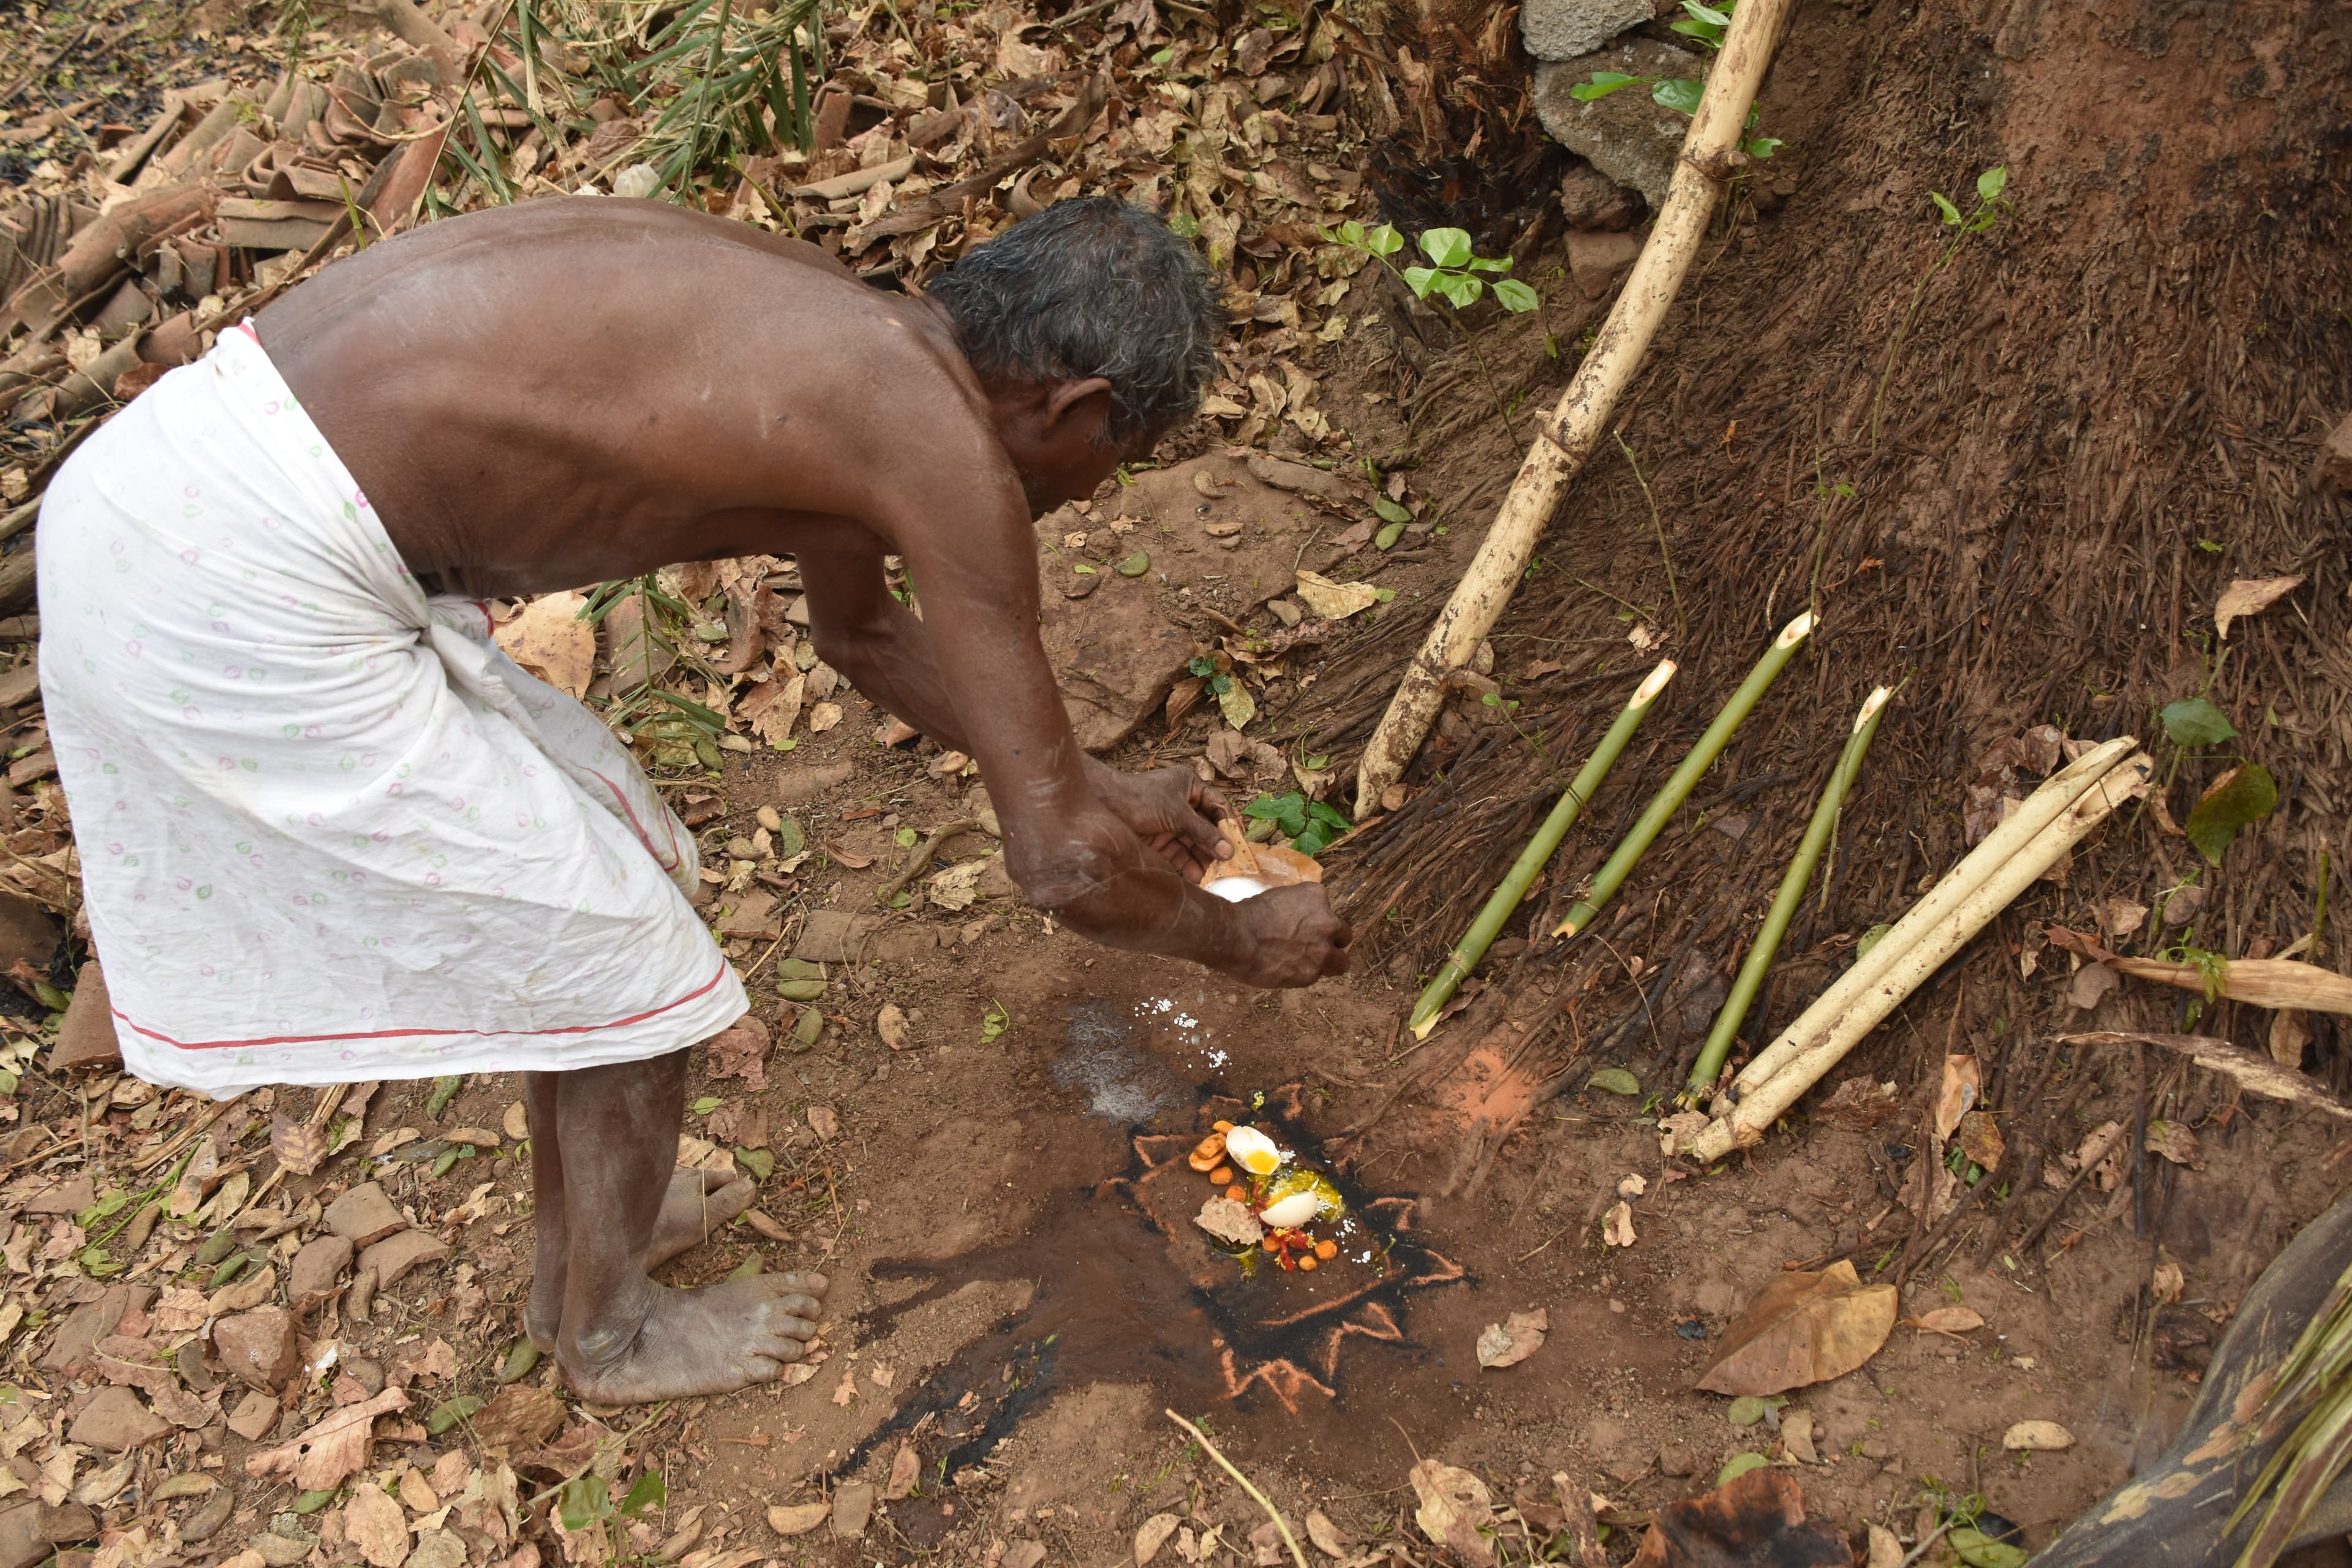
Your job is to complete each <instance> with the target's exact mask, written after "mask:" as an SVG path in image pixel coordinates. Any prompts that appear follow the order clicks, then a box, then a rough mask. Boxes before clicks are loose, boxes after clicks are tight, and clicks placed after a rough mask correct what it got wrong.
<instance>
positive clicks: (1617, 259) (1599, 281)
mask: <svg viewBox="0 0 2352 1568" xmlns="http://www.w3.org/2000/svg"><path fill="white" fill-rule="evenodd" d="M1641 254H1642V241H1641V239H1640V238H1639V237H1637V236H1634V235H1630V234H1581V233H1576V232H1570V235H1569V237H1568V275H1569V276H1570V278H1572V279H1575V280H1576V286H1577V288H1578V289H1581V290H1582V291H1583V294H1584V297H1585V298H1586V299H1588V300H1598V299H1600V298H1601V296H1602V295H1603V294H1606V293H1607V292H1609V289H1610V285H1612V284H1613V283H1615V282H1616V281H1617V275H1618V274H1619V273H1621V272H1622V271H1624V270H1625V268H1628V267H1631V266H1633V258H1635V257H1637V256H1639V255H1641Z"/></svg>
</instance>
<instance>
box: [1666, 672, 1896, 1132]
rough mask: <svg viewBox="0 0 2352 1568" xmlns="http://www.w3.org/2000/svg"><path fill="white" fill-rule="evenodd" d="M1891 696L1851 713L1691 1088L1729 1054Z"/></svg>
mask: <svg viewBox="0 0 2352 1568" xmlns="http://www.w3.org/2000/svg"><path fill="white" fill-rule="evenodd" d="M1894 695H1895V694H1894V693H1893V692H1892V691H1890V690H1888V689H1886V688H1885V687H1884V686H1882V687H1880V688H1879V689H1877V690H1875V691H1874V692H1872V693H1871V694H1870V695H1869V697H1867V698H1866V699H1864V701H1863V704H1862V711H1861V712H1860V713H1857V714H1856V715H1854V721H1853V734H1851V735H1849V736H1848V737H1847V738H1846V742H1845V751H1844V752H1843V754H1842V755H1840V756H1839V758H1838V763H1837V767H1836V769H1835V771H1833V772H1832V773H1831V774H1830V782H1829V784H1828V785H1827V786H1826V787H1824V788H1823V789H1822V798H1821V801H1820V804H1818V805H1815V806H1814V807H1813V819H1812V821H1811V822H1810V823H1808V824H1806V825H1805V837H1804V838H1803V840H1802V841H1801V842H1800V843H1799V844H1798V846H1797V854H1796V858H1794V859H1792V860H1790V862H1789V870H1788V874H1787V875H1786V876H1784V877H1782V878H1781V879H1780V891H1779V892H1778V893H1776V894H1774V895H1773V898H1772V907H1771V908H1770V909H1769V910H1767V911H1765V915H1764V923H1763V924H1762V925H1761V926H1759V927H1758V928H1757V931H1756V941H1755V943H1754V945H1752V946H1751V947H1749V948H1748V957H1747V959H1746V960H1745V961H1744V962H1743V963H1741V964H1740V966H1739V977H1738V979H1736V980H1734V981H1733V982H1732V983H1731V994H1729V995H1728V996H1726V997H1725V998H1724V999H1723V1009H1722V1011H1720V1012H1718V1013H1717V1014H1716V1016H1715V1028H1714V1030H1713V1031H1712V1032H1710V1033H1709V1034H1708V1036H1707V1037H1706V1046H1705V1047H1703V1048H1701V1050H1700V1051H1699V1053H1698V1061H1697V1063H1696V1065H1695V1066H1693V1067H1692V1068H1691V1076H1690V1087H1691V1091H1692V1092H1693V1093H1695V1094H1696V1093H1701V1092H1704V1091H1705V1090H1706V1087H1707V1086H1708V1085H1709V1084H1711V1083H1713V1082H1714V1081H1715V1079H1716V1075H1717V1073H1719V1072H1721V1071H1722V1070H1723V1064H1724V1060H1725V1058H1727V1057H1729V1056H1730V1055H1731V1037H1732V1036H1734V1035H1735V1034H1737V1033H1738V1030H1739V1022H1740V1020H1741V1019H1743V1018H1745V1017H1747V1016H1748V1005H1749V1004H1750V1003H1752V1002H1754V1001H1755V1000H1756V993H1757V991H1758V990H1759V988H1760V987H1761V986H1762V985H1763V984H1764V973H1765V971H1767V970H1769V969H1770V968H1771V967H1772V955H1773V954H1774V953H1776V952H1780V938H1781V937H1782V936H1783V935H1785V934H1786V933H1787V932H1788V930H1789V921H1790V920H1791V919H1793V918H1794V917H1795V915H1796V913H1797V906H1798V905H1799V904H1801V903H1802V902H1804V900H1805V887H1806V885H1807V884H1808V883H1810V882H1811V881H1812V879H1813V868H1814V867H1815V866H1817V865H1819V864H1820V863H1821V858H1822V849H1823V848H1824V847H1826V846H1827V845H1828V844H1829V842H1830V840H1831V839H1832V837H1834V836H1835V835H1836V832H1837V821H1838V813H1839V812H1840V811H1841V810H1842V809H1843V807H1844V805H1845V796H1846V792H1847V791H1848V790H1850V789H1852V788H1853V781H1854V776H1855V775H1856V774H1857V773H1861V772H1862V759H1863V754H1864V752H1868V751H1869V750H1870V742H1871V738H1872V737H1873V736H1874V735H1876V734H1877V733H1878V721H1879V717H1880V715H1881V714H1882V713H1883V712H1884V711H1885V708H1886V700H1887V699H1888V698H1890V697H1892V696H1894Z"/></svg>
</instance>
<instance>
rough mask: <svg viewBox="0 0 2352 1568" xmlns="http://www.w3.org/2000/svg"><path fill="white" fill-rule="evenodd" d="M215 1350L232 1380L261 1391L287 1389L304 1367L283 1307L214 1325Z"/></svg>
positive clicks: (290, 1317)
mask: <svg viewBox="0 0 2352 1568" xmlns="http://www.w3.org/2000/svg"><path fill="white" fill-rule="evenodd" d="M335 1239H336V1240H338V1241H342V1238H341V1237H336V1238H335ZM343 1247H344V1248H345V1250H346V1251H347V1252H348V1250H349V1248H350V1247H351V1243H350V1242H348V1241H344V1242H343ZM213 1350H214V1352H215V1353H217V1354H218V1355H219V1357H220V1359H221V1365H223V1366H224V1367H226V1368H227V1369H228V1374H229V1375H230V1376H231V1377H235V1378H241V1379H243V1380H244V1381H245V1382H246V1383H247V1384H250V1385H252V1386H253V1387H255V1388H260V1389H268V1390H273V1391H274V1390H276V1389H278V1388H281V1387H283V1386H285V1383H286V1380H287V1379H288V1378H289V1377H291V1376H293V1375H294V1369H295V1368H297V1367H299V1366H300V1365H301V1364H302V1352H301V1348H300V1347H299V1345H297V1344H296V1343H295V1342H294V1314H293V1313H291V1312H289V1311H288V1310H286V1309H285V1308H283V1307H256V1308H255V1309H254V1310H251V1311H249V1312H239V1313H238V1314H237V1315H236V1316H235V1317H233V1318H223V1319H222V1320H221V1321H219V1322H217V1323H215V1324H214V1325H213Z"/></svg>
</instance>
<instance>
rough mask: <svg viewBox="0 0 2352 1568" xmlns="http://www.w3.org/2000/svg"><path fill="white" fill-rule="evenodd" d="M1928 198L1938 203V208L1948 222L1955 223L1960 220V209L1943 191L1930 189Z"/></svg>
mask: <svg viewBox="0 0 2352 1568" xmlns="http://www.w3.org/2000/svg"><path fill="white" fill-rule="evenodd" d="M1927 199H1928V200H1929V201H1931V202H1933V203H1935V204H1936V210H1937V212H1939V213H1942V214H1943V215H1944V221H1945V222H1946V223H1948V224H1953V223H1958V222H1959V221H1960V209H1959V208H1958V207H1956V206H1954V205H1952V198H1951V197H1949V196H1948V195H1945V194H1944V193H1943V192H1941V191H1929V192H1928V193H1927Z"/></svg>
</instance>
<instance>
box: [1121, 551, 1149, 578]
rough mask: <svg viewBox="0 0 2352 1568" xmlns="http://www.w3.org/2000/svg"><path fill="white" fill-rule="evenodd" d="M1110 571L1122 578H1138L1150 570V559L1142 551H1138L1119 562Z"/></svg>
mask: <svg viewBox="0 0 2352 1568" xmlns="http://www.w3.org/2000/svg"><path fill="white" fill-rule="evenodd" d="M1112 570H1113V571H1115V572H1117V573H1118V574H1119V575H1120V576H1122V577H1140V576H1142V575H1143V574H1145V573H1146V572H1149V571H1150V570H1151V557H1150V555H1149V554H1147V553H1145V552H1143V551H1140V550H1139V551H1137V552H1135V553H1134V554H1132V555H1129V556H1128V557H1126V558H1125V559H1124V560H1122V561H1120V562H1119V563H1118V565H1117V566H1115V567H1113V568H1112Z"/></svg>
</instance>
